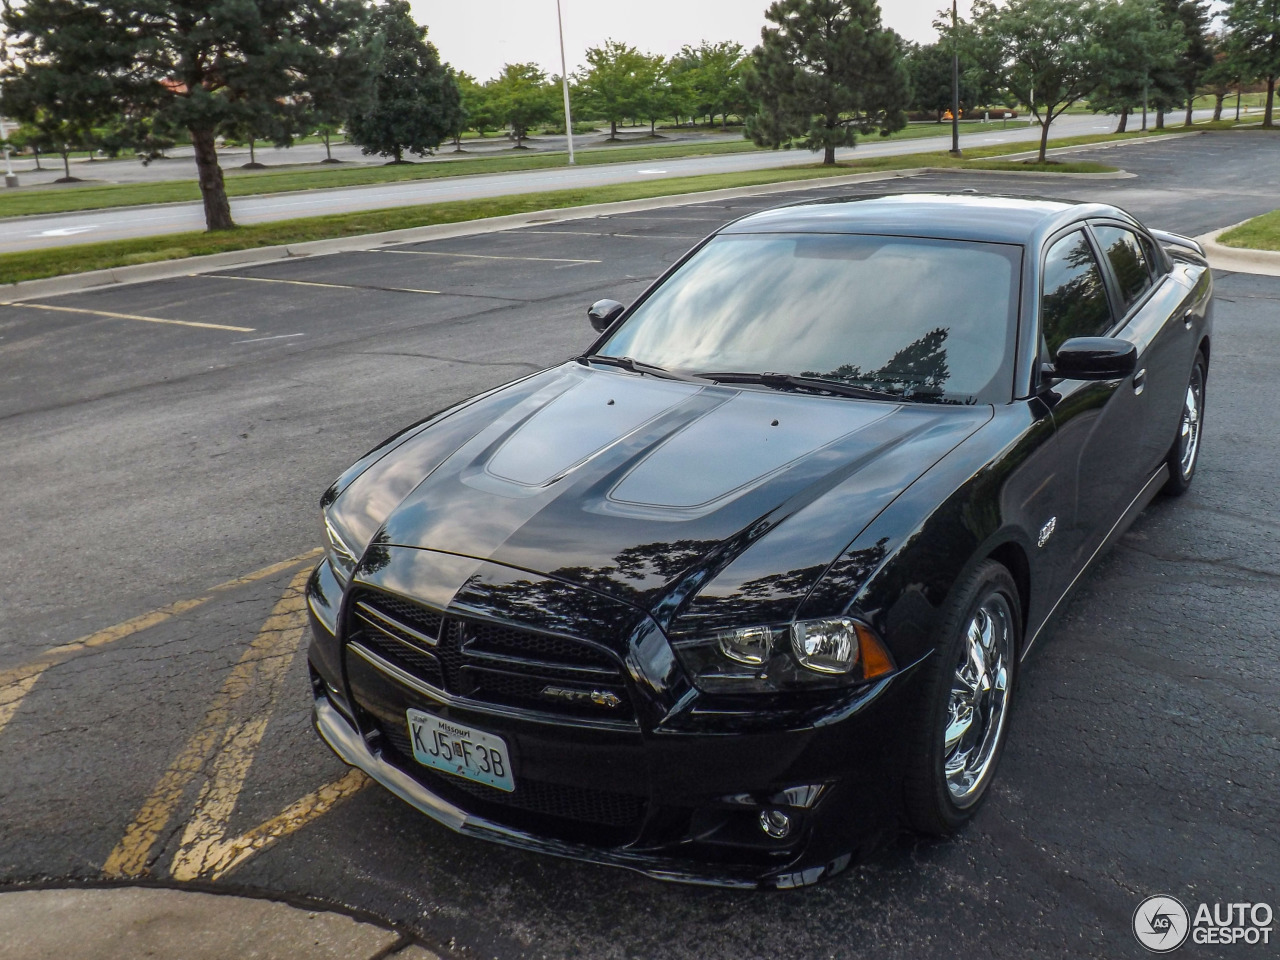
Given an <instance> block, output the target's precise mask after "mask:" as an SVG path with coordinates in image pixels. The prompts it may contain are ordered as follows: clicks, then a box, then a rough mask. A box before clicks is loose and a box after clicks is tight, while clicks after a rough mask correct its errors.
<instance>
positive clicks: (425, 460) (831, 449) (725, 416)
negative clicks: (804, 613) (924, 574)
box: [327, 362, 992, 623]
mask: <svg viewBox="0 0 1280 960" xmlns="http://www.w3.org/2000/svg"><path fill="white" fill-rule="evenodd" d="M991 414H992V410H991V408H990V407H943V406H936V405H927V404H910V403H906V404H898V403H892V402H887V401H862V400H855V399H844V398H828V397H820V396H813V395H800V394H790V393H780V392H776V391H772V390H762V389H754V388H734V387H727V386H719V385H714V384H706V383H701V382H685V381H678V380H667V379H659V378H657V377H653V376H642V375H639V374H633V373H630V372H626V371H623V370H618V369H613V368H608V369H600V368H593V367H587V366H584V365H581V364H578V363H573V362H571V363H567V364H565V365H563V366H560V367H557V368H553V369H551V370H547V371H544V372H543V373H541V374H538V375H535V376H534V377H531V378H527V379H525V380H523V381H518V382H517V383H515V384H511V385H509V386H508V387H505V388H502V389H500V390H498V391H495V392H493V393H490V394H488V395H485V396H484V397H482V398H480V399H478V400H477V401H474V402H471V403H470V404H468V405H464V406H463V407H462V408H459V409H458V410H457V411H456V412H455V413H451V414H446V415H444V416H441V417H437V418H436V419H435V420H434V421H432V422H430V423H428V424H426V425H425V426H424V427H422V428H421V429H419V430H417V431H409V432H407V433H406V434H405V435H402V436H401V437H399V438H397V439H396V441H395V442H393V443H389V444H388V445H387V447H386V448H384V452H382V453H381V455H380V456H374V457H372V458H366V459H367V461H368V460H372V461H373V462H372V463H370V464H368V465H367V466H366V467H365V468H364V470H363V472H362V473H360V474H359V475H358V476H355V477H354V478H353V479H350V480H349V482H348V483H347V485H346V486H345V488H343V489H342V490H341V491H340V492H338V491H332V492H331V494H330V495H329V496H328V497H327V499H328V500H330V501H331V507H330V509H331V511H332V513H333V515H334V516H335V517H336V519H337V520H338V521H339V523H340V526H341V527H342V528H343V529H345V530H348V531H352V532H353V534H352V535H353V539H355V541H356V542H358V543H359V544H360V545H361V546H362V547H364V546H367V545H368V544H369V543H370V541H373V542H375V543H377V544H385V545H394V546H404V547H418V548H425V549H430V550H436V551H441V552H444V553H450V554H456V555H460V556H463V557H470V558H476V559H479V560H487V561H492V562H495V563H499V564H503V565H505V566H509V567H514V568H518V569H522V570H527V571H532V572H535V573H539V574H544V575H548V576H551V577H554V578H557V579H559V580H562V581H566V582H569V583H574V584H578V585H581V586H584V587H587V588H590V589H592V590H596V591H598V592H601V593H605V594H607V595H610V596H613V597H615V598H618V599H621V600H624V601H626V602H629V603H632V604H634V605H636V606H638V607H641V608H642V609H645V610H647V611H649V612H651V613H654V614H655V616H656V617H657V618H658V620H659V622H660V623H664V622H669V621H670V620H671V619H672V618H673V617H674V616H676V615H678V614H679V612H680V610H681V609H682V608H683V607H685V606H686V605H687V602H688V601H689V600H690V599H691V598H693V597H694V596H695V595H696V594H697V593H699V592H700V591H702V590H703V588H706V587H708V586H709V585H711V584H712V583H713V581H716V580H717V578H721V579H723V578H725V577H728V578H729V579H730V580H733V579H734V576H735V573H734V571H735V570H738V571H741V572H742V575H743V576H748V577H749V576H750V575H751V573H752V571H766V575H768V573H767V572H768V571H772V573H773V574H778V573H787V572H792V573H796V574H799V573H801V572H803V574H804V575H803V576H802V577H801V578H800V580H805V579H807V580H809V581H814V580H816V579H817V578H818V577H819V576H820V575H821V573H822V571H823V570H824V569H825V567H826V566H827V565H828V564H829V563H831V562H832V561H833V560H834V559H835V558H836V556H838V555H839V553H840V551H841V550H842V549H843V548H844V547H845V546H846V545H847V544H848V543H849V542H850V541H851V540H853V538H854V537H855V536H856V535H857V534H858V533H859V531H860V530H861V529H862V528H863V527H864V526H865V525H866V524H867V523H869V522H870V521H871V520H872V519H873V518H874V517H875V515H876V514H877V513H879V512H880V511H881V510H882V509H883V508H884V507H885V506H886V505H887V504H888V503H889V502H891V501H892V499H893V498H894V497H895V496H897V495H898V494H899V493H900V492H901V491H902V490H904V489H905V488H906V487H907V486H909V485H910V484H911V483H912V482H913V481H914V480H915V479H916V478H917V477H919V476H920V475H921V474H922V473H923V472H924V471H925V470H927V469H928V468H929V467H930V466H932V465H933V464H934V463H936V462H937V461H938V460H939V459H940V458H941V457H942V456H944V455H945V454H946V453H947V452H949V451H950V450H951V449H953V448H954V447H955V446H956V445H957V444H958V443H960V442H961V441H962V440H963V439H964V438H965V437H967V436H969V435H970V434H972V433H973V432H974V431H975V430H976V429H978V427H979V426H981V424H982V423H984V422H986V421H987V420H988V419H990V417H991ZM352 545H353V546H354V545H355V544H354V543H353V544H352ZM748 555H750V556H751V559H750V560H748V559H747V557H748ZM738 579H739V580H741V577H739V578H738ZM810 585H811V583H810ZM802 589H807V588H806V587H805V585H804V583H802V582H800V581H799V580H797V581H796V582H794V583H793V584H792V585H791V589H790V590H788V591H787V592H788V593H789V594H795V593H796V592H797V590H802ZM802 595H803V594H802V593H801V596H802Z"/></svg>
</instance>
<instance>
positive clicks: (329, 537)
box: [324, 514, 358, 587]
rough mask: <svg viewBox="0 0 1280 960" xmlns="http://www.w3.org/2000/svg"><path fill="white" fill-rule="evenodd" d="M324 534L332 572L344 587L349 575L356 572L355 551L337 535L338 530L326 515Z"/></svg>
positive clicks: (349, 577) (340, 535)
mask: <svg viewBox="0 0 1280 960" xmlns="http://www.w3.org/2000/svg"><path fill="white" fill-rule="evenodd" d="M324 534H325V551H326V553H328V555H329V563H330V564H332V565H333V572H334V573H335V574H336V575H337V577H338V580H339V581H341V583H342V585H343V586H344V587H345V586H346V585H347V581H348V580H350V579H351V575H352V574H353V573H355V571H356V562H357V559H358V558H357V557H356V554H355V551H354V550H352V549H351V548H350V547H348V546H347V544H346V541H345V540H343V539H342V534H340V533H338V529H337V528H336V527H335V526H334V525H333V521H332V520H330V519H329V516H328V514H324Z"/></svg>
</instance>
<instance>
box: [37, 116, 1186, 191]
mask: <svg viewBox="0 0 1280 960" xmlns="http://www.w3.org/2000/svg"><path fill="white" fill-rule="evenodd" d="M1179 122H1181V121H1180V120H1179ZM648 133H649V127H648V125H647V124H646V125H645V126H643V127H631V128H622V129H620V130H619V131H618V134H619V138H620V139H623V140H628V141H631V140H634V141H635V142H636V143H652V142H653V141H651V140H649V139H648ZM661 136H662V138H663V139H664V140H665V141H666V142H667V143H668V144H674V143H698V142H704V143H714V142H716V141H722V140H741V139H742V134H741V133H740V132H737V131H733V132H729V133H721V132H720V131H719V130H716V129H709V130H707V129H701V128H693V129H687V130H686V129H683V128H680V129H664V130H663V131H662V134H661ZM607 137H608V131H607V130H606V131H605V133H603V134H600V133H596V134H589V135H581V134H580V135H578V136H576V137H574V149H575V150H592V149H604V150H609V149H613V148H614V146H616V144H608V143H607V142H606V141H607ZM525 146H526V147H527V148H528V150H529V152H530V153H547V152H551V151H558V150H565V149H566V148H567V144H566V141H565V138H564V136H563V135H560V136H556V135H550V136H536V137H530V138H528V139H527V140H526V141H525ZM511 150H512V141H511V140H510V139H508V138H507V137H506V136H505V135H499V134H490V135H489V136H488V137H486V138H485V139H483V140H478V139H470V140H464V141H463V151H464V155H465V156H470V157H475V156H476V155H481V156H492V155H494V154H503V153H505V154H508V155H509V154H510V153H511ZM331 153H332V156H333V158H334V159H335V160H340V161H341V162H342V163H343V164H346V165H351V166H354V165H364V166H375V167H376V166H382V165H383V164H385V163H386V162H387V161H386V158H385V157H379V156H377V155H373V156H369V155H366V154H365V153H364V152H363V151H361V149H360V148H359V147H358V146H356V145H355V144H351V143H338V142H334V143H332V145H331ZM254 155H255V156H256V158H257V162H258V163H261V164H264V165H266V166H267V167H268V168H270V169H273V170H279V169H282V168H288V167H297V166H298V165H300V164H315V163H319V162H320V161H322V160H324V159H325V156H326V154H325V148H324V144H323V143H296V144H294V145H293V146H292V147H275V146H272V145H271V144H267V143H259V144H258V145H257V148H256V151H255V154H254ZM454 156H455V154H454V151H453V147H452V145H450V144H445V145H443V146H442V147H441V148H440V150H439V152H438V153H436V154H435V155H434V156H430V157H427V158H424V159H420V158H417V157H411V158H410V159H413V160H415V161H417V162H424V163H440V162H447V161H448V160H449V159H451V158H452V157H454ZM218 160H219V162H220V163H221V164H222V169H223V170H224V171H225V172H227V173H235V172H236V171H237V168H239V167H241V166H242V165H244V164H247V163H249V162H250V154H249V148H248V147H240V146H236V147H225V146H224V147H223V148H222V149H220V150H219V151H218ZM12 162H13V169H14V172H16V173H17V174H18V175H19V178H20V179H21V182H22V186H23V187H24V188H26V187H31V186H37V185H47V184H51V183H53V182H54V180H56V179H57V178H58V177H61V176H62V175H63V168H62V158H61V157H58V156H57V155H56V154H55V155H54V156H52V157H50V156H42V157H41V158H40V165H41V169H40V170H36V169H35V159H34V158H32V157H25V156H15V157H14V158H13V160H12ZM71 175H72V176H73V177H79V178H81V179H82V180H85V181H89V182H92V183H150V182H154V181H157V180H194V179H196V165H195V156H194V153H193V151H192V149H191V147H189V146H186V145H180V146H177V147H174V148H173V149H172V150H169V151H166V154H165V156H164V157H162V158H159V159H156V160H153V161H151V162H150V163H148V164H145V165H144V164H143V163H142V162H141V161H140V160H138V159H137V158H136V157H127V158H118V159H114V160H106V159H101V160H100V159H94V160H90V159H88V158H87V157H76V158H74V159H72V161H71ZM57 189H64V188H57Z"/></svg>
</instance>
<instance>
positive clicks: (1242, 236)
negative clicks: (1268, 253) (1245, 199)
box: [1218, 210, 1280, 250]
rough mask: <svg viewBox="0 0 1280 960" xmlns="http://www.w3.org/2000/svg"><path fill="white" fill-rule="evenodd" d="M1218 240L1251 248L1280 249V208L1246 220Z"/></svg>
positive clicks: (1228, 245)
mask: <svg viewBox="0 0 1280 960" xmlns="http://www.w3.org/2000/svg"><path fill="white" fill-rule="evenodd" d="M1218 242H1219V243H1221V244H1222V245H1224V246H1227V247H1244V248H1246V249H1249V250H1280V210H1272V211H1271V212H1270V213H1264V214H1263V215H1262V216H1260V217H1254V218H1253V219H1252V220H1246V221H1245V222H1244V223H1242V224H1240V226H1238V227H1235V228H1233V229H1231V230H1228V231H1227V232H1226V233H1224V234H1222V236H1220V237H1218Z"/></svg>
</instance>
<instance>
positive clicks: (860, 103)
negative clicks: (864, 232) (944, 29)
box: [746, 0, 909, 164]
mask: <svg viewBox="0 0 1280 960" xmlns="http://www.w3.org/2000/svg"><path fill="white" fill-rule="evenodd" d="M765 19H767V20H768V21H769V22H770V23H771V24H773V25H772V26H767V27H765V28H764V29H763V30H762V31H761V35H760V36H761V43H760V46H758V47H756V48H755V50H754V51H752V55H751V56H752V70H751V72H750V74H749V75H748V82H747V84H748V87H747V92H748V94H749V95H750V96H751V97H752V98H753V99H754V101H755V113H754V114H752V115H751V116H749V117H748V118H747V131H746V132H747V135H748V136H749V137H751V139H752V140H754V141H755V142H756V143H758V144H760V145H761V146H771V147H775V148H777V147H780V146H784V145H789V144H790V143H791V142H792V141H793V140H799V141H800V142H801V143H802V145H803V146H804V147H806V148H807V149H809V150H813V151H815V152H816V151H819V150H821V151H823V160H822V162H823V163H824V164H834V163H835V162H836V148H837V147H851V146H853V145H854V144H855V143H856V142H857V139H858V134H859V133H863V134H867V133H871V132H872V131H874V130H877V129H878V130H879V131H880V133H881V134H883V135H886V136H887V135H888V134H890V133H892V132H893V131H894V130H900V129H902V127H904V126H905V125H906V116H905V114H904V113H903V111H904V110H905V109H906V106H907V101H908V96H909V80H908V76H907V69H906V66H905V65H904V64H903V62H902V41H901V39H900V38H899V37H898V35H897V34H896V33H894V32H893V31H892V30H889V29H886V28H885V27H884V26H883V25H882V24H881V22H880V7H879V5H878V4H876V3H875V0H776V2H775V3H774V4H773V5H772V6H770V7H769V9H768V10H766V11H765Z"/></svg>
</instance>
